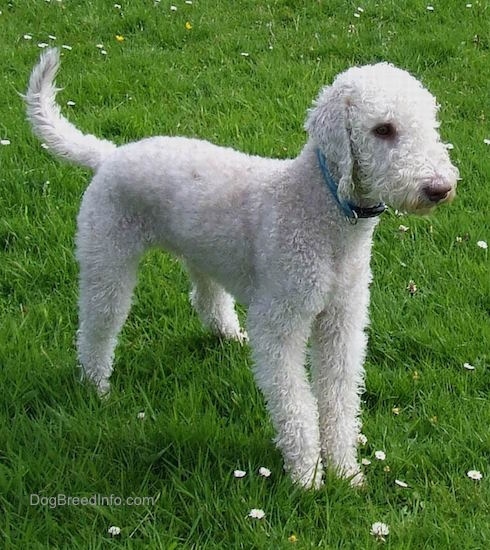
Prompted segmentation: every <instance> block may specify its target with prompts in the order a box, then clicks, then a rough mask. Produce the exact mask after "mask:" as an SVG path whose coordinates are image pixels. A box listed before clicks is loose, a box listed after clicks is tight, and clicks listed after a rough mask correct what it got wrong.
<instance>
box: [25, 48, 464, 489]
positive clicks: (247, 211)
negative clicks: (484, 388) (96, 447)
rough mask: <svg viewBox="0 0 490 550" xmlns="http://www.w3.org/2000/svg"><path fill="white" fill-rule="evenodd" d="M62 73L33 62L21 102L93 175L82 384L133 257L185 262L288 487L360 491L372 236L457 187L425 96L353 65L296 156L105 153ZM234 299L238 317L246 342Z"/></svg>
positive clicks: (116, 322)
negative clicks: (86, 128) (247, 367)
mask: <svg viewBox="0 0 490 550" xmlns="http://www.w3.org/2000/svg"><path fill="white" fill-rule="evenodd" d="M58 66H59V52H58V51H57V50H56V49H49V50H47V51H45V53H43V54H42V55H41V58H40V61H39V63H38V64H37V66H36V67H35V68H34V69H33V72H32V74H31V77H30V81H29V86H28V90H27V93H26V95H25V101H26V104H27V116H28V119H29V121H30V123H31V125H32V127H33V130H34V132H35V134H37V136H38V137H39V138H40V139H41V140H43V141H44V143H45V144H46V146H47V148H48V149H49V150H50V151H51V152H52V153H53V154H54V155H57V156H59V157H61V158H64V159H67V160H69V161H71V162H74V163H76V164H80V165H82V166H86V167H89V168H91V169H92V170H93V171H94V173H95V174H94V177H93V179H92V181H91V183H90V185H89V186H88V188H87V189H86V191H85V194H84V197H83V200H82V204H81V208H80V212H79V215H78V231H77V237H76V254H77V259H78V262H79V265H80V298H79V316H80V317H79V331H78V356H79V361H80V363H81V366H82V368H83V372H84V373H85V375H86V376H87V377H88V378H89V379H90V380H91V381H93V382H94V383H95V384H96V386H97V388H98V389H99V391H100V392H101V393H105V392H107V391H108V390H109V378H110V375H111V373H112V369H113V358H114V348H115V346H116V342H117V336H118V333H119V331H120V329H121V327H122V325H123V323H124V322H125V319H126V317H127V315H128V312H129V309H130V304H131V297H132V293H133V289H134V286H135V284H136V279H137V268H138V262H139V259H140V258H141V256H142V254H143V253H144V252H145V251H146V250H148V249H149V248H151V247H161V248H163V249H165V250H167V251H169V252H171V253H173V254H174V255H176V256H177V257H179V258H181V259H182V260H183V262H184V263H185V265H186V267H187V270H188V272H189V275H190V278H191V280H192V291H191V302H192V304H193V306H194V308H195V310H196V311H197V314H198V315H199V317H200V318H201V320H202V321H203V323H204V324H205V325H206V326H208V327H209V328H210V329H211V330H212V331H213V332H214V333H216V334H217V335H219V336H222V337H225V338H231V339H235V340H238V341H241V342H243V341H244V340H245V339H246V338H247V334H248V338H249V340H250V345H251V348H252V354H253V360H254V367H253V369H254V375H255V379H256V382H257V384H258V386H259V388H260V390H261V391H262V393H263V395H264V397H265V401H266V405H267V408H268V411H269V413H270V416H271V419H272V422H273V425H274V428H275V432H276V439H275V441H276V444H277V446H278V448H279V449H280V450H281V452H282V454H283V457H284V463H285V469H286V470H287V471H288V472H289V473H290V475H291V477H292V479H293V480H294V481H295V482H297V483H299V484H301V485H303V486H305V487H319V486H320V485H321V484H322V471H323V468H324V465H328V466H329V467H331V468H333V469H335V470H336V472H337V473H338V474H339V475H340V476H343V477H347V478H349V479H350V480H351V483H352V484H354V485H356V484H360V483H362V473H361V470H360V467H359V464H358V462H357V457H356V445H357V438H358V434H359V430H360V420H359V414H360V394H361V393H362V390H363V383H364V371H363V362H364V358H365V350H366V340H367V338H366V334H365V328H366V326H367V324H368V305H369V283H370V281H371V270H370V265H369V262H370V256H371V247H372V237H373V231H374V229H375V227H376V225H377V223H378V220H379V216H380V215H381V214H382V212H383V210H384V209H385V207H386V206H385V205H386V204H387V205H389V206H390V207H392V208H396V209H399V210H404V211H407V212H413V213H419V214H427V213H429V212H431V211H432V210H433V209H434V208H435V207H436V206H437V205H439V204H441V203H446V202H450V201H451V200H452V199H453V198H454V196H455V190H456V185H457V180H458V178H459V173H458V170H457V168H456V167H455V166H454V165H453V164H452V163H451V161H450V158H449V155H448V151H447V148H446V146H445V145H444V144H443V143H442V141H441V139H440V136H439V131H438V128H439V123H438V122H437V116H436V115H437V110H438V105H437V103H436V100H435V98H434V97H433V96H432V95H431V94H430V93H429V92H428V91H427V90H426V89H425V88H424V87H423V86H422V84H421V83H420V82H419V81H418V80H417V79H416V78H414V77H413V76H411V75H410V74H409V73H408V72H406V71H404V70H401V69H399V68H396V67H394V66H393V65H391V64H388V63H378V64H375V65H366V66H362V67H353V68H350V69H348V70H346V71H345V72H343V73H341V74H340V75H338V76H337V77H336V78H335V80H334V81H333V82H332V84H331V85H329V86H326V87H324V88H323V90H321V92H320V94H319V96H318V98H317V99H316V101H315V102H314V103H313V106H312V107H311V108H310V110H309V111H308V115H307V119H306V124H305V129H306V131H307V133H308V139H307V142H306V144H305V146H304V148H303V150H302V151H301V153H300V154H299V155H298V157H296V158H294V159H285V160H277V159H268V158H261V157H258V156H250V155H247V154H244V153H241V152H238V151H235V150H233V149H231V148H225V147H218V146H216V145H213V144H211V143H209V142H207V141H202V140H198V139H187V138H182V137H152V138H148V139H143V140H141V141H138V142H135V143H129V144H127V145H122V146H120V147H117V146H116V145H115V144H113V143H112V142H110V141H106V140H102V139H99V138H97V137H94V136H92V135H87V134H84V133H82V132H80V131H79V130H78V129H76V128H75V127H74V126H73V125H72V124H71V123H70V122H69V121H68V120H67V119H66V118H64V117H63V116H62V115H61V113H60V108H59V107H58V105H57V104H56V102H55V99H56V91H57V90H56V88H55V85H54V80H55V76H56V73H57V70H58ZM235 299H236V300H238V301H239V302H241V303H243V304H245V305H246V306H248V317H247V332H246V333H245V331H244V330H242V328H241V327H240V324H239V321H238V318H237V315H236V312H235V308H234V304H235ZM308 339H310V342H311V381H310V379H309V378H308V374H307V372H306V369H305V366H304V360H305V347H306V343H307V340H308Z"/></svg>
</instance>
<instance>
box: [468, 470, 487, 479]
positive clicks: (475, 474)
mask: <svg viewBox="0 0 490 550" xmlns="http://www.w3.org/2000/svg"><path fill="white" fill-rule="evenodd" d="M466 475H467V476H468V477H469V478H470V479H473V480H475V481H480V480H481V479H482V477H483V474H482V473H481V472H480V471H478V470H469V471H468V472H467V473H466Z"/></svg>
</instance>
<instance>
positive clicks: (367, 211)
mask: <svg viewBox="0 0 490 550" xmlns="http://www.w3.org/2000/svg"><path fill="white" fill-rule="evenodd" d="M316 155H317V157H318V164H319V165H320V171H321V173H322V176H323V181H324V182H325V184H326V185H327V187H328V190H329V191H330V193H331V194H332V197H333V198H334V199H335V202H336V203H337V205H338V207H339V208H340V210H342V213H343V214H344V215H345V216H346V217H347V218H348V219H349V220H352V221H353V223H356V222H357V219H358V218H374V217H376V216H379V215H380V214H382V213H383V212H384V211H385V210H386V205H385V204H384V202H380V203H379V204H377V205H376V206H371V207H369V208H363V207H361V206H356V205H355V204H353V203H351V202H350V201H347V200H342V199H341V198H340V197H339V194H338V190H339V186H338V185H337V183H335V180H334V179H333V176H332V174H331V173H330V170H329V169H328V166H327V159H326V158H325V155H324V154H323V152H322V151H320V149H317V150H316Z"/></svg>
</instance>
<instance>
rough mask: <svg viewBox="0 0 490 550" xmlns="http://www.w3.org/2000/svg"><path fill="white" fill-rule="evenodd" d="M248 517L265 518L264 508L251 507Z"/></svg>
mask: <svg viewBox="0 0 490 550" xmlns="http://www.w3.org/2000/svg"><path fill="white" fill-rule="evenodd" d="M248 517H249V518H253V519H264V518H265V512H264V510H261V509H260V508H252V509H251V510H250V512H249V513H248Z"/></svg>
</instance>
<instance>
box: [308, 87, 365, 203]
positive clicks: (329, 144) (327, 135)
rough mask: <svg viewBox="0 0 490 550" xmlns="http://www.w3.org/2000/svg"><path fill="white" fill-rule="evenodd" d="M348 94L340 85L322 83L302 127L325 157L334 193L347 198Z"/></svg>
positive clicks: (349, 167)
mask: <svg viewBox="0 0 490 550" xmlns="http://www.w3.org/2000/svg"><path fill="white" fill-rule="evenodd" d="M350 105H351V104H350V94H349V93H348V91H347V89H346V88H344V87H343V86H339V85H336V83H334V84H333V85H332V86H326V87H325V88H323V89H322V91H321V92H320V94H319V96H318V98H317V99H316V100H315V101H314V103H313V107H312V108H311V109H309V111H308V116H307V119H306V122H305V129H306V131H307V132H308V134H309V135H310V137H311V138H312V139H313V140H314V142H315V144H316V146H317V147H318V148H319V149H320V150H321V151H322V152H323V154H324V155H325V158H326V159H327V163H328V167H329V169H330V170H331V171H332V175H333V176H334V178H335V179H336V180H337V183H338V195H339V197H340V198H342V199H348V198H349V197H350V196H351V195H352V190H353V187H354V183H353V179H352V170H353V164H354V163H353V158H352V148H351V143H350V122H349V107H350Z"/></svg>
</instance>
